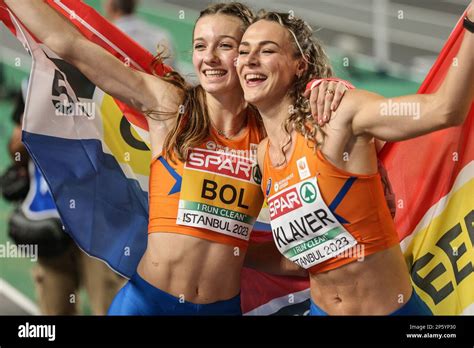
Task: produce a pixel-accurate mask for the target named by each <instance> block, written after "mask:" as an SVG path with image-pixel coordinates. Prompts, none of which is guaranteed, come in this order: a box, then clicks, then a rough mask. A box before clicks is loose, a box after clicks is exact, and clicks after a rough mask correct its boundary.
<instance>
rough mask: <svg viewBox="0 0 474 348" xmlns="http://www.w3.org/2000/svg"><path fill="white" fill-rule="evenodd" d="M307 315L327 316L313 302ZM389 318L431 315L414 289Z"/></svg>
mask: <svg viewBox="0 0 474 348" xmlns="http://www.w3.org/2000/svg"><path fill="white" fill-rule="evenodd" d="M309 315H315V316H316V315H318V316H324V315H328V314H327V313H326V312H325V311H323V310H322V309H321V308H319V307H318V306H317V305H316V304H315V303H314V302H313V300H311V307H310V309H309ZM389 315H390V316H392V315H393V316H396V315H433V313H432V312H431V310H430V308H429V307H428V305H427V304H426V303H425V302H423V300H422V299H421V298H420V296H418V294H417V293H416V291H415V289H413V292H412V294H411V297H410V300H409V301H408V302H407V303H405V304H404V305H403V306H402V307H400V308H398V309H397V310H396V311H395V312H393V313H390V314H389Z"/></svg>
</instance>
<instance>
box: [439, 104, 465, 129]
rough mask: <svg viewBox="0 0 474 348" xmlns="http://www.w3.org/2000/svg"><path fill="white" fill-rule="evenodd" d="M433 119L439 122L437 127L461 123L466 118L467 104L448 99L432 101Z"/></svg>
mask: <svg viewBox="0 0 474 348" xmlns="http://www.w3.org/2000/svg"><path fill="white" fill-rule="evenodd" d="M433 106H434V110H435V114H437V116H436V117H435V119H436V120H437V121H438V122H439V128H440V129H444V128H449V127H456V126H459V125H461V124H462V123H463V122H464V120H465V119H466V116H467V113H468V110H469V109H468V107H467V105H462V103H459V102H457V103H456V102H451V101H450V100H441V101H439V100H437V103H436V102H435V103H433Z"/></svg>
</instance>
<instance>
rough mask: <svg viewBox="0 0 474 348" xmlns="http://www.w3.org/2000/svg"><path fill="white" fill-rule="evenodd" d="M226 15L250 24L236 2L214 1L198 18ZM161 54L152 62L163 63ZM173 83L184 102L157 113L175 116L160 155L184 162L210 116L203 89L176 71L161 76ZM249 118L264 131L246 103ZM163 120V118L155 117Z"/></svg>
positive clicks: (244, 8)
mask: <svg viewBox="0 0 474 348" xmlns="http://www.w3.org/2000/svg"><path fill="white" fill-rule="evenodd" d="M217 14H222V15H228V16H232V17H237V18H239V19H240V20H241V22H242V32H244V31H245V30H246V29H247V27H248V26H249V25H250V24H251V23H252V21H253V19H254V15H253V13H252V11H251V10H250V9H249V8H248V7H247V6H245V5H243V4H241V3H239V2H231V3H217V4H213V5H210V6H208V7H207V8H206V9H204V10H203V11H201V12H200V14H199V17H198V19H197V20H196V23H197V21H198V20H199V19H201V18H203V17H205V16H210V15H217ZM162 59H163V57H160V56H159V55H158V56H157V57H155V64H159V63H161V62H162ZM164 79H165V80H167V81H169V82H170V83H172V84H173V85H175V86H177V87H179V88H180V89H182V90H183V91H184V92H185V93H184V95H185V97H184V102H183V105H181V106H180V110H178V112H177V115H176V113H169V114H166V115H165V113H160V114H159V116H168V118H172V117H177V120H176V125H175V126H174V128H173V129H172V130H171V131H170V132H169V134H168V135H167V137H166V139H165V141H164V145H163V155H164V156H165V157H167V158H169V159H171V160H172V161H175V159H178V160H180V161H183V162H184V161H185V160H186V158H187V154H188V151H189V149H191V148H192V147H195V146H198V145H200V144H202V143H203V142H204V141H205V140H206V138H207V137H208V136H209V133H210V127H211V121H210V118H209V110H208V107H207V102H206V92H205V91H204V89H203V88H202V86H201V85H198V86H194V87H193V86H189V85H187V84H186V83H185V81H184V79H183V78H182V77H181V75H179V74H178V73H176V72H172V73H169V74H167V75H166V76H165V77H164ZM248 109H249V112H250V114H249V117H256V118H257V124H258V125H259V127H260V128H261V132H262V133H263V132H264V131H263V125H262V122H261V118H260V115H259V114H258V112H257V111H256V109H255V108H253V107H251V106H249V107H248ZM153 114H155V115H156V114H158V113H154V112H150V113H147V115H148V116H149V117H153V116H152V115H153ZM158 119H160V120H163V118H158Z"/></svg>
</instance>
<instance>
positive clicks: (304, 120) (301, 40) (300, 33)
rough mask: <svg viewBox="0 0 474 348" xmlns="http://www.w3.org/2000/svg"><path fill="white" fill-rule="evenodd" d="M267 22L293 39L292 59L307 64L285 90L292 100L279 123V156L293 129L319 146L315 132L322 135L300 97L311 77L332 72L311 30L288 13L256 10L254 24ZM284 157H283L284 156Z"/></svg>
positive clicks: (287, 146)
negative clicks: (283, 134) (285, 136)
mask: <svg viewBox="0 0 474 348" xmlns="http://www.w3.org/2000/svg"><path fill="white" fill-rule="evenodd" d="M261 20H267V21H271V22H277V23H279V24H280V25H281V26H283V27H284V28H286V29H287V30H288V32H289V33H290V36H291V37H292V38H293V47H294V57H295V58H303V59H304V60H305V61H306V63H307V69H306V70H305V71H304V72H303V74H301V76H295V80H294V82H293V84H292V86H291V88H290V89H289V91H288V96H289V97H290V98H291V99H292V100H293V101H294V104H293V105H292V106H293V108H292V111H291V112H290V115H289V117H288V118H287V119H286V120H285V123H284V124H283V129H284V130H285V132H286V133H287V134H288V141H287V142H286V143H285V144H284V145H283V146H282V148H281V151H282V153H283V155H285V152H286V151H287V150H288V149H289V147H290V145H291V131H292V130H296V131H297V132H299V133H300V134H302V135H303V136H304V137H305V139H306V140H307V141H308V142H312V143H314V144H315V147H318V146H320V145H321V143H320V142H318V140H317V134H318V132H319V133H320V134H321V135H322V137H323V139H324V135H325V134H324V132H323V131H322V129H321V128H320V127H319V125H318V124H317V122H316V120H314V118H313V117H312V116H311V108H310V104H309V100H308V99H307V98H305V97H303V94H304V91H305V88H306V84H307V83H308V82H309V81H310V80H312V79H315V78H329V77H332V76H333V70H332V67H331V64H330V61H329V58H328V56H327V55H326V53H325V51H324V49H323V46H322V44H321V43H320V42H319V41H318V40H317V39H315V38H314V37H313V29H312V28H311V27H310V26H309V25H308V24H307V23H306V22H305V21H304V20H302V19H301V18H297V17H295V16H293V15H291V14H288V13H279V12H267V11H264V10H261V11H259V13H258V14H257V16H256V18H255V19H254V22H253V23H255V22H258V21H261ZM285 158H286V156H285Z"/></svg>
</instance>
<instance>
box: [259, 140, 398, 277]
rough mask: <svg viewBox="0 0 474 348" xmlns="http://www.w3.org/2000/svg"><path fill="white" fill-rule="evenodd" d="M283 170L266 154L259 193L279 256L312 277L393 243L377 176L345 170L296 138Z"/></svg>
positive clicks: (395, 238)
mask: <svg viewBox="0 0 474 348" xmlns="http://www.w3.org/2000/svg"><path fill="white" fill-rule="evenodd" d="M295 141H296V144H295V146H294V152H293V154H292V155H291V157H290V159H289V161H288V163H287V164H286V166H284V167H281V168H275V167H273V166H272V164H271V162H270V158H269V155H268V146H267V151H266V153H265V157H264V164H263V179H262V189H263V191H264V194H265V197H266V199H267V203H268V206H269V212H270V219H271V225H272V234H273V239H274V242H275V244H276V246H277V248H278V249H279V250H280V252H281V253H282V254H283V255H284V256H285V257H287V258H288V259H290V260H292V261H293V262H295V263H297V264H298V265H300V266H301V267H303V268H306V269H308V270H309V271H310V272H311V273H320V272H325V271H329V270H331V269H334V268H337V267H341V266H343V265H345V264H347V263H350V262H353V261H355V260H357V259H358V258H360V257H361V253H362V255H364V256H368V255H370V254H373V253H376V252H378V251H381V250H384V249H388V248H390V247H392V246H394V245H396V244H397V243H398V235H397V233H396V230H395V225H394V223H393V220H392V217H391V215H390V211H389V209H388V207H387V203H386V201H385V197H384V191H383V186H382V182H381V179H380V175H379V174H378V173H376V174H372V175H360V174H352V173H349V172H346V171H344V170H342V169H339V168H337V167H336V166H334V165H333V164H332V163H330V162H329V161H328V160H327V159H326V158H325V157H324V155H323V154H322V153H321V151H317V152H316V153H314V150H313V149H312V148H310V147H309V146H308V145H307V143H306V141H305V139H304V137H303V136H302V135H301V134H299V133H298V134H297V136H296V140H295Z"/></svg>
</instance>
